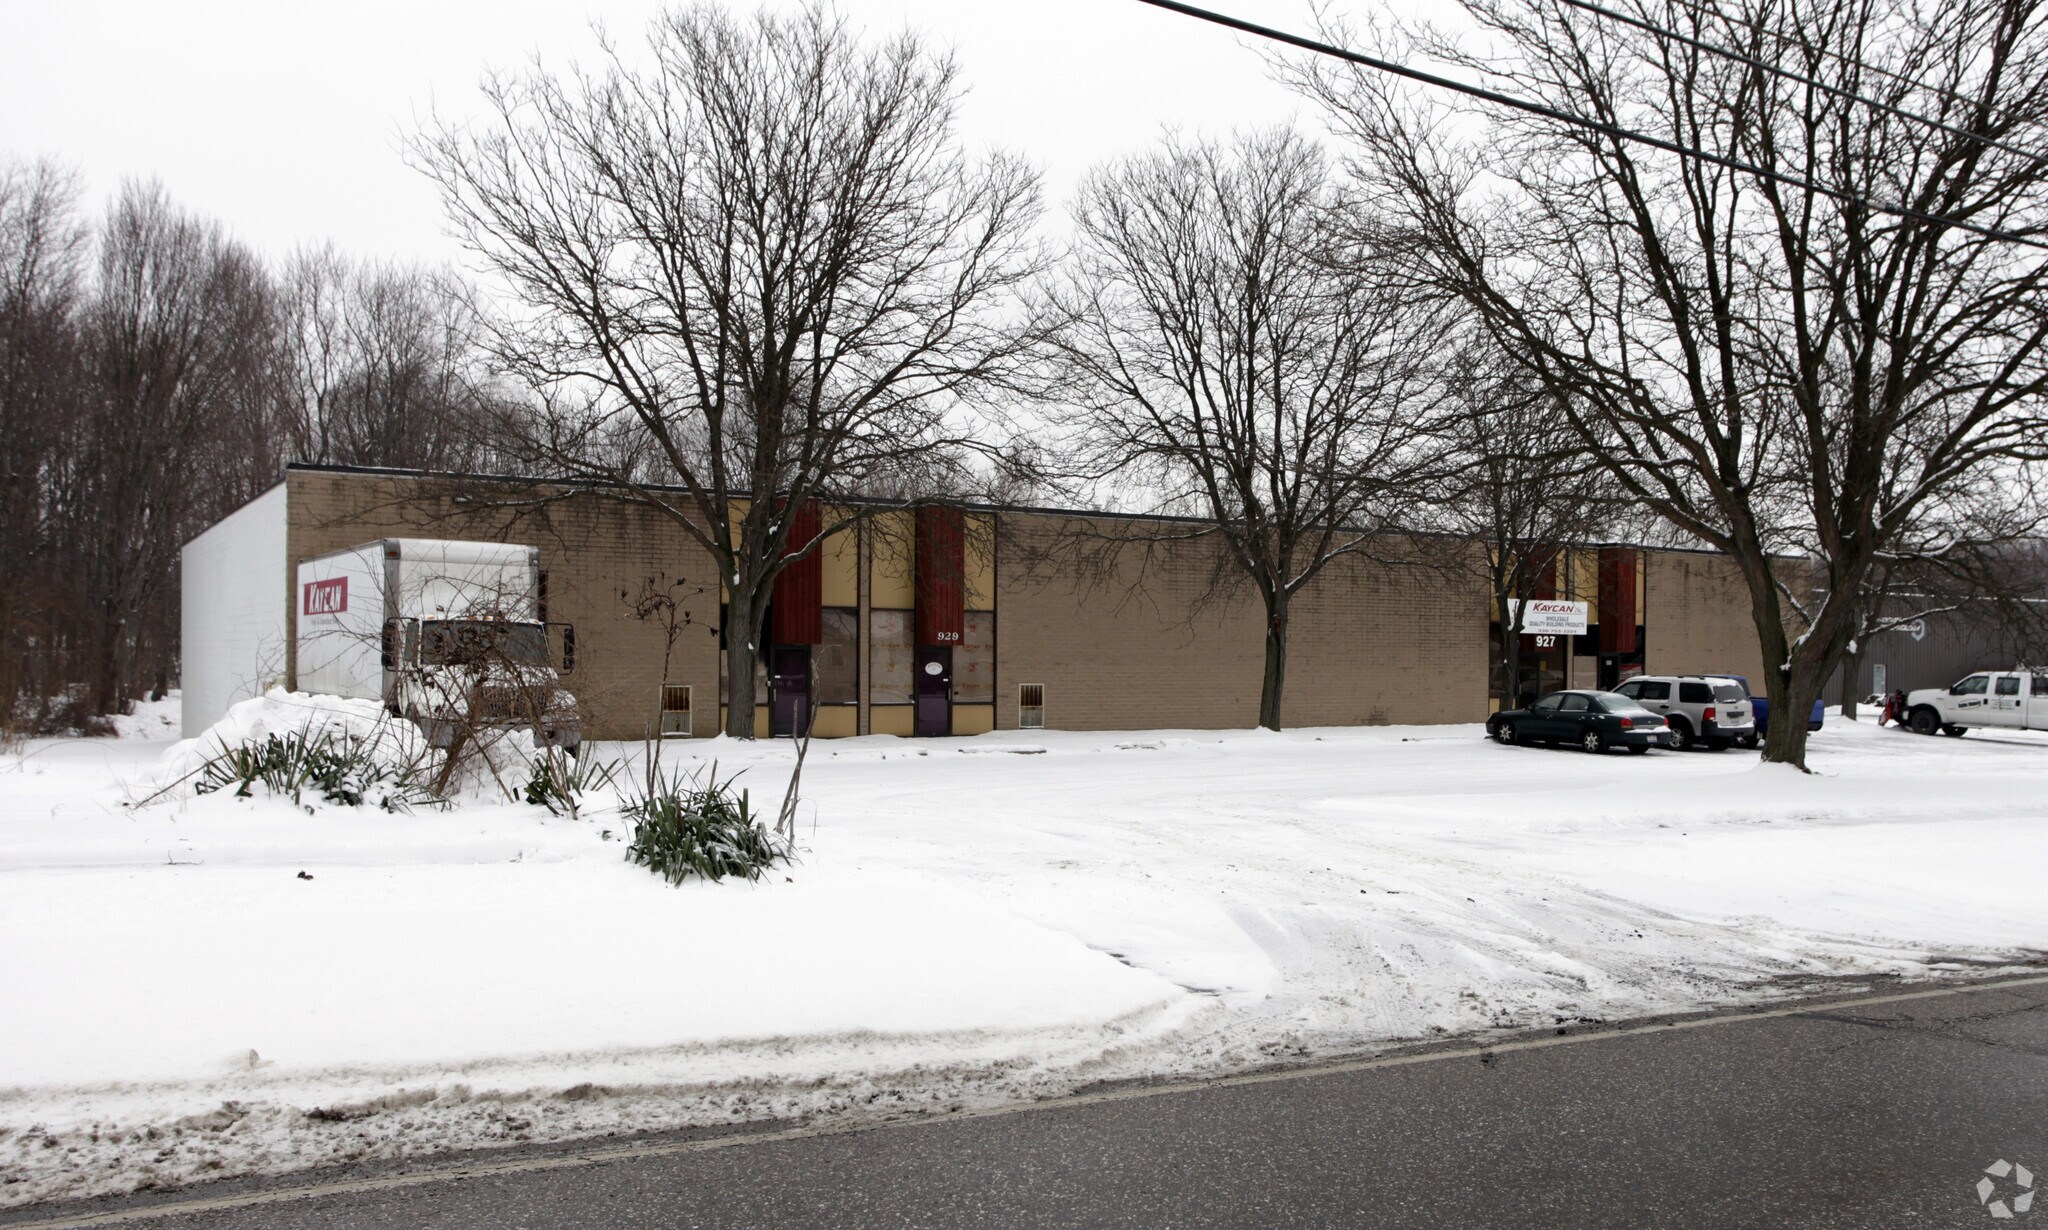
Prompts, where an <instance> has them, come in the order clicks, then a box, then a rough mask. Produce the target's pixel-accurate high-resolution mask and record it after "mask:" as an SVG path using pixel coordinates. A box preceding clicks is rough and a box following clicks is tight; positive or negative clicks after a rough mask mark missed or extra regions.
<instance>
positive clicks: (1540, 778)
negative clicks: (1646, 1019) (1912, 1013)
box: [0, 720, 2048, 1205]
mask: <svg viewBox="0 0 2048 1230" xmlns="http://www.w3.org/2000/svg"><path fill="white" fill-rule="evenodd" d="M141 725H143V726H144V727H145V728H147V723H142V724H141ZM167 746H168V744H167V743H165V742H163V741H160V740H159V741H149V740H147V739H144V738H130V739H122V740H97V741H91V740H70V741H46V742H40V743H37V744H34V745H32V746H31V747H30V748H29V749H27V750H26V752H25V753H23V754H20V755H11V756H7V757H5V758H0V988H4V993H0V1205H5V1204H19V1203H24V1202H27V1201H30V1200H40V1199H46V1198H50V1197H54V1196H69V1195H82V1194H87V1193H91V1192H99V1191H112V1190H125V1189H129V1188H133V1187H136V1186H141V1185H151V1184H173V1183H180V1182H187V1181H191V1180H194V1179H200V1178H206V1177H213V1176H218V1175H222V1174H232V1173H247V1172H252V1171H255V1172H260V1171H277V1170H283V1169H289V1168H292V1167H296V1166H303V1165H310V1164H317V1163H321V1162H330V1161H341V1160H348V1159H353V1158H363V1157H387V1156H397V1155H403V1154H412V1153H423V1152H431V1151H435V1150H439V1149H445V1148H451V1147H461V1146H464V1145H474V1144H480V1143H494V1142H500V1141H511V1140H528V1139H556V1138H564V1137H570V1136H578V1135H592V1134H599V1133H605V1132H615V1131H624V1130H636V1129H644V1128H657V1127H675V1126H682V1125H687V1124H694V1123H705V1122H731V1121H736V1120H748V1119H760V1118H767V1117H789V1116H815V1117H825V1116H848V1117H858V1116H872V1115H886V1114H902V1113H909V1112H917V1111H922V1110H929V1109H942V1108H947V1107H953V1106H967V1105H986V1104H992V1103H996V1102H1001V1101H1006V1100H1014V1099H1017V1098H1029V1097H1039V1096H1048V1095H1052V1094H1057V1093H1060V1092H1063V1091H1066V1090H1070V1089H1072V1088H1075V1087H1078V1086H1080V1085H1083V1084H1087V1083H1090V1082H1094V1081H1099V1080H1105V1079H1119V1078H1124V1077H1133V1076H1143V1075H1157V1074H1176V1075H1185V1074H1207V1073H1218V1072H1224V1071H1231V1070H1241V1069H1243V1068H1246V1067H1252V1066H1258V1065H1262V1064H1267V1063H1271V1062H1274V1061H1276V1060H1280V1059H1289V1058H1297V1057H1303V1056H1314V1055H1328V1054H1337V1053H1347V1052H1355V1051H1359V1050H1367V1049H1373V1048H1379V1047H1384V1046H1387V1045H1390V1044H1395V1043H1399V1042H1403V1041H1412V1040H1418V1039H1428V1038H1432V1037H1438V1036H1443V1035H1445V1034H1451V1033H1468V1032H1473V1031H1487V1030H1501V1029H1514V1028H1526V1027H1531V1026H1538V1025H1542V1026H1548V1025H1552V1024H1556V1023H1558V1022H1561V1021H1565V1020H1580V1019H1612V1018H1616V1017H1623V1016H1630V1015H1639V1014H1644V1013H1650V1012H1657V1011H1666V1010H1674V1009H1685V1008H1697V1007H1701V1006H1705V1005H1712V1004H1722V1003H1732V1002H1741V1001H1746V1000H1754V999H1758V998H1763V997H1768V996H1770V995H1774V994H1783V993H1786V991H1787V990H1788V989H1789V988H1791V987H1792V986H1795V985H1797V984H1798V983H1799V982H1800V981H1802V980H1811V979H1815V978H1819V977H1824V976H1829V975H1838V974H1872V973H1895V974H1904V975H1924V974H1929V973H1934V972H1939V971H1942V970H1946V969H1956V968H1963V967H1982V966H1985V965H1997V964H2001V963H2016V962H2021V961H2027V960H2033V959H2036V958H2037V957H2038V956H2039V955H2040V950H2041V949H2043V948H2048V917H2044V911H2043V910H2042V908H2041V905H2040V892H2039V886H2038V883H2035V882H2033V881H2031V880H2030V878H2029V876H2028V875H2027V874H2026V873H2025V869H2028V868H2033V867H2039V866H2040V865H2042V863H2043V861H2044V856H2048V826H2044V825H2043V823H2042V820H2043V817H2044V812H2048V805H2044V803H2043V802H2042V787H2043V785H2044V783H2048V760H2044V759H2043V757H2048V742H2044V741H2042V740H2040V739H2039V738H2037V737H2035V736H2029V735H2019V734H2015V735H2008V736H1984V735H1981V734H1978V733H1973V734H1972V735H1971V736H1969V737H1968V738H1966V739H1963V740H1948V739H1924V738H1918V737H1914V736H1908V735H1904V734H1898V733H1894V732H1891V731H1878V730H1875V729H1873V728H1871V727H1870V726H1869V725H1868V724H1867V723H1865V724H1861V725H1854V724H1848V723H1843V722H1841V721H1839V720H1831V722H1830V724H1829V726H1828V728H1827V730H1825V731H1823V732H1822V733H1821V734H1819V735H1817V736H1815V739H1814V744H1813V754H1812V763H1813V766H1814V768H1815V769H1816V770H1817V771H1818V772H1817V775H1815V776H1803V775H1800V774H1797V773H1795V772H1792V771H1789V770H1781V769H1767V768H1764V767H1761V766H1759V765H1758V763H1757V761H1756V758H1755V757H1754V755H1747V756H1745V755H1743V754H1741V753H1737V752H1728V753H1723V754H1710V753H1690V754H1676V753H1666V752H1660V753H1656V754H1653V755H1650V756H1646V757H1624V756H1609V757H1599V758H1595V757H1590V756H1586V755H1583V754H1581V753H1577V752H1567V751H1556V750H1546V749H1532V748H1501V747H1496V746H1493V745H1490V744H1488V743H1486V742H1485V741H1484V740H1483V739H1482V738H1481V737H1480V732H1479V730H1478V728H1477V727H1427V728H1380V729H1367V730H1352V729H1347V730H1312V731H1300V732H1289V733H1287V734H1282V735H1274V734H1270V733H1267V732H1229V733H1225V732H1167V733H1158V732H1152V733H1145V734H1121V735H1117V734H1108V735H1105V734H1077V733H1066V732H1031V733H1029V734H1028V735H1021V734H1018V733H1015V732H1003V733H1000V734H995V735H985V736H980V737H977V738H971V739H956V740H920V741H914V742H913V741H908V740H897V739H890V738H868V739H858V740H844V741H838V742H834V743H829V744H828V743H824V742H820V743H818V744H816V745H814V747H813V749H812V753H811V760H810V762H809V764H808V765H807V766H806V769H805V778H804V780H805V786H806V798H805V803H804V808H803V826H802V844H803V847H804V848H803V853H802V861H801V862H799V863H798V864H796V865H795V866H794V867H791V868H789V869H787V871H786V873H785V874H778V875H776V876H774V877H772V878H771V879H769V880H767V881H765V882H763V883H760V884H755V885H746V884H726V885H708V884H693V885H690V886H687V887H685V888H681V889H677V888H672V887H670V886H668V885H666V884H664V883H662V882H661V881H659V880H658V879H656V878H655V877H653V876H651V875H649V874H648V873H647V872H645V871H643V870H641V869H639V868H636V867H633V866H630V865H628V864H626V863H624V862H623V861H622V852H623V846H622V844H621V843H620V841H619V840H618V838H619V836H620V833H619V829H620V827H621V826H620V824H619V821H618V818H617V816H616V813H613V812H604V811H599V812H596V813H593V814H588V815H586V817H585V818H584V819H582V820H578V821H572V820H567V819H560V818H554V817H550V816H548V815H547V814H546V813H545V812H544V811H541V810H540V809H537V808H532V807H527V806H524V805H516V804H495V805H481V804H475V803H471V804H469V805H466V806H463V807H460V808H457V809H454V810H451V811H447V812H420V813H417V814H414V815H389V814H386V813H383V812H378V811H371V810H350V809H331V808H323V809H319V810H318V811H317V812H316V813H315V814H312V815H307V814H305V813H303V812H300V811H295V810H293V809H291V808H290V807H288V806H286V805H284V804H282V803H278V802H274V801H269V802H265V801H258V802H255V803H250V802H235V801H233V800H228V799H223V798H221V797H220V796H209V797H208V798H205V799H190V798H186V797H185V796H184V795H182V794H180V795H179V796H178V797H177V798H176V799H175V800H174V801H172V802H170V803H168V804H159V805H156V806H151V807H145V808H141V809H133V808H129V807H125V806H123V804H124V802H126V801H128V800H130V799H132V798H135V797H138V796H139V795H141V794H145V793H147V788H146V786H145V785H138V783H146V782H148V781H150V780H153V776H152V775H153V773H154V771H155V770H154V766H155V765H156V762H157V760H158V759H159V758H160V757H161V756H162V755H163V754H164V752H165V749H166V748H167ZM605 750H608V751H612V752H615V753H616V752H620V751H623V750H624V749H605ZM669 752H670V754H677V746H676V745H671V747H670V748H669ZM963 753H972V754H963ZM680 754H682V755H685V756H689V757H695V758H698V759H701V760H704V761H707V762H708V761H709V760H710V759H712V758H714V757H715V758H717V760H718V761H719V764H720V767H721V772H726V771H731V770H733V769H739V768H744V769H745V770H746V774H745V776H744V777H743V778H742V779H741V780H742V783H743V784H745V785H748V786H749V787H750V788H751V789H752V790H753V792H754V794H755V796H756V799H757V801H759V800H760V799H763V798H772V797H775V796H777V795H779V793H780V785H781V780H782V778H783V776H784V775H786V772H787V768H788V764H789V761H790V757H791V754H792V749H791V748H790V747H789V746H788V745H787V744H758V745H751V746H750V745H743V744H735V743H731V742H728V741H724V740H717V741H711V742H708V743H700V744H691V745H687V747H686V748H684V749H683V751H682V752H681V753H680ZM300 872H304V873H306V874H307V875H310V876H311V877H312V879H310V880H307V879H301V878H300V875H299V873H300Z"/></svg>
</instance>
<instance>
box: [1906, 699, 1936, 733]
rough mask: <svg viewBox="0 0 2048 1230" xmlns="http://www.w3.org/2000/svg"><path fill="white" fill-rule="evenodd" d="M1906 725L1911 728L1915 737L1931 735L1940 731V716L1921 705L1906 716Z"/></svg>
mask: <svg viewBox="0 0 2048 1230" xmlns="http://www.w3.org/2000/svg"><path fill="white" fill-rule="evenodd" d="M1906 725H1908V726H1910V727H1912V728H1913V733H1914V734H1916V735H1931V734H1933V733H1934V732H1935V731H1937V730H1940V729H1941V714H1939V713H1937V712H1935V711H1934V710H1932V709H1930V708H1928V707H1927V706H1925V705H1922V706H1920V707H1919V708H1918V709H1915V710H1913V712H1911V713H1909V714H1907V715H1906Z"/></svg>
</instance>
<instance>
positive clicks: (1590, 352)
mask: <svg viewBox="0 0 2048 1230" xmlns="http://www.w3.org/2000/svg"><path fill="white" fill-rule="evenodd" d="M1615 7H1616V9H1617V11H1619V12H1621V13H1623V14H1624V15H1625V16H1626V17H1627V19H1628V20H1626V21H1621V20H1613V19H1610V18H1609V17H1605V16H1593V15H1589V14H1588V13H1587V12H1586V11H1585V10H1584V8H1582V7H1580V6H1576V5H1572V4H1569V3H1567V2H1566V0H1467V2H1466V3H1465V4H1464V9H1465V12H1466V14H1467V15H1469V17H1470V18H1471V19H1472V21H1473V22H1474V23H1475V24H1476V27H1477V30H1478V35H1477V36H1476V37H1474V36H1470V35H1468V37H1467V38H1466V39H1465V40H1464V41H1463V45H1462V47H1461V46H1460V45H1459V44H1457V43H1455V42H1453V41H1452V40H1449V39H1442V38H1438V39H1427V38H1425V39H1424V40H1423V41H1422V42H1421V43H1420V44H1415V43H1411V44H1409V45H1408V46H1407V47H1406V48H1405V49H1403V50H1404V53H1420V52H1424V51H1426V52H1433V53H1434V54H1436V55H1438V56H1440V57H1443V58H1445V59H1447V60H1450V61H1453V62H1455V63H1456V64H1457V65H1458V66H1459V67H1461V68H1462V69H1463V70H1464V71H1465V72H1466V73H1468V74H1470V75H1471V76H1472V77H1473V78H1474V79H1476V80H1480V81H1482V82H1484V83H1485V84H1487V85H1489V86H1492V87H1493V88H1495V89H1497V90H1499V91H1501V92H1503V93H1507V94H1513V95H1519V96H1521V97H1523V98H1525V99H1528V100H1531V101H1533V102H1535V103H1537V104H1540V105H1541V106H1543V107H1547V108H1549V109H1550V111H1549V114H1537V113H1532V112H1530V111H1527V110H1515V109H1509V108H1505V107H1498V106H1488V107H1485V108H1482V109H1481V110H1480V112H1479V114H1478V115H1477V116H1468V117H1464V118H1463V119H1462V120H1452V119H1451V118H1450V117H1449V116H1447V115H1446V114H1445V113H1444V112H1445V109H1446V104H1444V103H1442V102H1441V100H1434V99H1433V100H1423V99H1421V98H1420V97H1419V96H1417V95H1415V94H1412V93H1410V92H1408V91H1407V90H1406V89H1405V88H1404V87H1400V86H1398V85H1396V84H1395V83H1394V80H1393V79H1392V78H1389V77H1385V76H1380V75H1378V74H1376V73H1375V71H1374V70H1371V69H1369V68H1366V67H1364V66H1346V65H1343V64H1338V63H1335V62H1318V63H1315V64H1310V65H1301V66H1297V68H1296V69H1295V70H1293V73H1292V75H1293V77H1294V79H1295V80H1296V81H1297V83H1298V84H1300V85H1301V86H1302V87H1304V88H1305V89H1306V90H1308V91H1309V92H1310V93H1311V94H1312V95H1314V96H1315V97H1317V98H1319V99H1321V100H1322V101H1323V102H1324V103H1326V104H1327V105H1328V108H1329V111H1330V114H1331V116H1332V118H1333V120H1334V122H1335V123H1336V124H1337V125H1338V126H1339V127H1341V128H1342V129H1343V130H1344V132H1345V133H1346V134H1347V136H1348V137H1349V138H1350V139H1351V143H1352V148H1353V149H1354V150H1355V170H1356V171H1357V172H1358V174H1359V178H1360V180H1361V181H1362V183H1363V184H1364V186H1365V187H1366V188H1367V190H1368V191H1374V192H1375V195H1374V196H1373V200H1374V201H1375V203H1376V204H1377V205H1378V206H1379V207H1380V208H1383V209H1386V210H1388V211H1390V212H1393V213H1395V214H1396V215H1397V216H1399V217H1400V218H1402V219H1403V221H1404V222H1405V223H1406V224H1407V225H1408V226H1410V227H1412V228H1413V229H1414V230H1415V231H1416V232H1418V233H1419V234H1421V235H1423V236H1425V237H1426V238H1427V240H1428V241H1429V242H1428V244H1427V245H1426V246H1425V247H1424V248H1423V249H1421V252H1422V255H1421V256H1420V258H1419V260H1418V268H1419V270H1420V272H1422V273H1423V274H1424V275H1425V276H1427V277H1428V278H1430V279H1431V280H1433V281H1434V282H1436V283H1437V284H1438V285H1440V286H1442V287H1443V288H1445V289H1447V290H1449V291H1451V292H1454V293H1456V294H1458V295H1459V296H1461V297H1462V298H1463V299H1464V300H1465V302H1466V303H1467V304H1468V305H1469V306H1470V307H1471V308H1472V309H1474V311H1475V312H1476V313H1477V314H1478V316H1479V317H1480V318H1481V319H1482V320H1484V321H1485V323H1486V325H1487V326H1488V328H1489V330H1490V332H1491V333H1492V334H1493V336H1494V337H1495V339H1496V340H1497V342H1498V343H1499V344H1500V345H1501V347H1502V348H1503V349H1504V350H1505V351H1506V352H1507V353H1509V354H1510V355H1511V356H1513V358H1514V359H1515V360H1516V362H1517V363H1518V364H1520V365H1521V366H1522V367H1523V368H1524V369H1525V370H1526V371H1527V372H1528V373H1529V374H1530V375H1531V377H1532V378H1534V379H1536V380H1539V381H1540V382H1542V384H1543V386H1544V387H1545V388H1546V389H1547V390H1549V391H1550V392H1551V393H1552V394H1553V396H1554V397H1555V398H1556V399H1557V403H1558V404H1559V405H1560V406H1561V407H1562V408H1563V409H1564V410H1565V412H1566V414H1567V416H1568V418H1569V420H1570V421H1571V422H1572V423H1573V424H1574V425H1575V426H1576V427H1578V428H1579V430H1580V431H1581V434H1582V436H1583V437H1584V439H1585V440H1586V442H1587V443H1588V445H1589V446H1590V447H1594V448H1596V449H1597V452H1596V453H1595V456H1597V457H1598V458H1599V459H1600V461H1601V463H1602V464H1603V465H1604V466H1605V467H1606V469H1607V470H1608V472H1609V473H1610V474H1611V475H1612V476H1613V478H1614V480H1615V482H1616V484H1617V485H1618V486H1619V487H1620V489H1621V490H1623V491H1625V492H1627V493H1628V494H1629V495H1630V496H1631V497H1632V498H1634V499H1636V500H1638V501H1641V502H1642V504H1643V505H1645V506H1646V507H1649V508H1652V509H1654V510H1655V511H1656V512H1657V513H1658V514H1660V515H1661V516H1662V517H1663V518H1664V519H1665V520H1666V521H1668V522H1669V523H1670V524H1671V525H1672V526H1674V527H1675V528H1676V529H1678V530H1679V531H1681V532H1683V533H1685V534H1687V535H1690V536H1692V537H1694V538H1695V539H1697V540H1699V541H1702V542H1704V543H1707V544H1709V545H1711V546H1713V547H1716V548H1718V549H1720V550H1722V551H1724V552H1726V553H1727V554H1728V555H1729V556H1731V557H1732V558H1733V560H1734V562H1735V564H1736V566H1737V567H1738V568H1739V569H1740V571H1741V574H1742V577H1743V579H1744V581H1745V583H1746V586H1747V589H1748V593H1749V597H1750V606H1751V613H1752V617H1753V620H1754V623H1755V626H1756V632H1757V636H1758V640H1759V642H1760V644H1761V647H1762V651H1763V661H1764V667H1765V669H1764V679H1765V683H1766V687H1767V691H1768V693H1769V697H1770V701H1771V705H1772V707H1773V709H1774V711H1775V712H1778V713H1787V714H1797V713H1804V712H1805V711H1806V710H1807V708H1808V707H1809V706H1810V705H1811V704H1812V702H1813V700H1814V698H1815V697H1816V696H1818V695H1819V692H1820V689H1821V687H1822V685H1823V683H1824V682H1825V681H1826V680H1827V678H1828V677H1829V676H1830V674H1831V673H1832V672H1833V671H1834V669H1835V667H1836V665H1837V664H1838V663H1839V661H1840V660H1841V657H1842V655H1843V654H1844V652H1845V651H1846V649H1847V647H1848V644H1849V642H1850V641H1851V639H1852V638H1853V636H1854V635H1855V633H1856V618H1857V616H1856V611H1857V608H1858V606H1859V604H1860V603H1861V602H1862V601H1863V597H1864V593H1865V589H1866V583H1867V581H1868V578H1869V577H1870V574H1871V571H1872V570H1873V569H1875V568H1880V567H1883V566H1885V565H1886V564H1887V563H1888V562H1890V561H1895V560H1901V559H1909V558H1916V557H1931V556H1938V555H1941V554H1944V553H1946V552H1948V551H1949V550H1951V548H1952V544H1953V543H1954V542H1956V541H1959V540H1961V539H1963V538H1964V537H1966V536H1968V535H1970V534H1971V533H1973V532H1974V531H1973V529H1972V527H1973V526H1974V525H1975V524H1977V523H1978V522H1979V521H1980V518H1979V517H1978V516H1977V515H1976V513H1977V510H1978V509H1979V508H1981V507H1982V506H1984V505H1985V504H1987V503H1988V504H1991V505H2001V504H2003V503H2005V499H2004V497H2005V495H2006V494H2007V492H2008V491H2009V490H2011V489H2013V488H2014V487H2015V486H2016V485H2018V486H2020V487H2022V488H2023V487H2024V484H2019V483H2017V479H2018V476H2019V475H2021V474H2022V473H2023V472H2024V470H2025V468H2026V467H2028V466H2030V465H2032V464H2035V463H2037V462H2039V461H2040V460H2042V459H2043V458H2044V456H2048V411H2044V407H2048V401H2044V399H2043V396H2042V395H2043V393H2044V392H2048V362H2044V358H2048V355H2044V351H2043V342H2044V340H2048V296H2044V294H2043V291H2044V289H2048V261H2044V260H2043V259H2042V252H2041V246H2042V244H2043V243H2044V241H2048V199H2044V188H2048V158H2043V157H2042V156H2041V154H2042V152H2043V151H2048V29H2044V26H2043V23H2042V21H2041V20H2040V10H2039V6H2038V5H2037V4H2034V3H2031V2H2028V0H1960V2H1959V3H1956V4H1949V5H1942V6H1937V7H1927V6H1920V5H1913V4H1908V3H1905V2H1904V0H1880V2H1878V3H1867V2H1866V0H1811V2H1809V3H1801V4H1799V5H1790V6H1788V5H1782V4H1777V3H1773V2H1771V0H1728V2H1727V3H1721V4H1715V5H1700V4H1695V3H1691V2H1690V0H1620V2H1619V3H1618V4H1617V5H1616V6H1615ZM1331 35H1332V37H1333V38H1343V37H1347V35H1346V34H1345V33H1344V32H1343V31H1341V30H1336V29H1334V28H1333V29H1332V30H1331ZM1560 116H1565V117H1581V118H1582V119H1583V120H1584V121H1586V122H1585V123H1578V122H1570V121H1568V120H1567V119H1563V118H1559V117H1560ZM1473 134H1477V135H1473ZM1631 134H1642V135H1645V136H1647V137H1649V138H1651V139H1653V140H1654V141H1658V142H1662V143H1664V144H1663V146H1662V147H1659V146H1656V145H1652V144H1650V143H1649V142H1647V141H1644V140H1638V139H1636V138H1635V136H1633V135H1631ZM1468 136H1470V138H1471V139H1470V140H1469V142H1468V141H1467V140H1466V138H1467V137H1468ZM1694 151H1696V152H1694ZM1798 560H1810V561H1812V567H1811V568H1810V569H1809V567H1807V566H1806V565H1805V564H1802V563H1798V562H1795V561H1798ZM1805 741H1806V727H1805V723H1802V722H1774V723H1772V725H1771V730H1770V735H1769V738H1768V741H1767V743H1766V746H1765V753H1764V754H1765V757H1766V759H1768V760H1773V761H1781V762H1788V763H1793V764H1801V765H1803V764H1804V760H1805Z"/></svg>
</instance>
